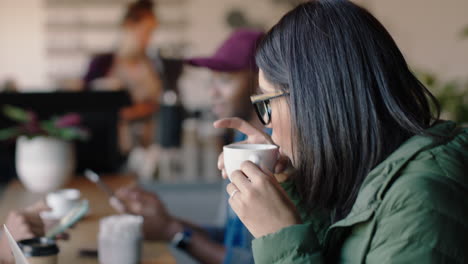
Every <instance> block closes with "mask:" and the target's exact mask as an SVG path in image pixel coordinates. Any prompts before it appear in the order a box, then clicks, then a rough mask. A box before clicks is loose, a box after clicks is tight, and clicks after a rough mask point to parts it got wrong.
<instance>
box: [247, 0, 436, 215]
mask: <svg viewBox="0 0 468 264" xmlns="http://www.w3.org/2000/svg"><path fill="white" fill-rule="evenodd" d="M256 61H257V65H258V66H259V68H260V69H261V70H262V71H263V73H264V76H265V78H266V79H267V80H268V81H269V82H271V83H272V84H273V85H275V86H276V87H277V88H279V89H283V90H287V91H289V93H290V95H289V98H288V102H289V105H290V111H291V122H292V135H293V139H292V140H293V141H292V145H293V148H294V149H293V159H294V164H296V165H297V169H298V174H297V175H296V176H295V177H294V178H293V179H294V181H295V183H296V187H297V190H298V192H299V193H300V195H301V197H302V199H303V202H304V203H305V205H306V206H307V207H308V208H309V209H314V208H321V209H329V210H336V212H338V215H339V216H338V218H341V217H344V216H345V214H347V213H348V212H349V210H350V209H351V207H352V205H353V204H354V201H355V199H356V196H357V193H358V191H359V188H360V186H361V184H362V182H363V180H364V178H365V177H366V175H367V174H368V173H369V172H370V171H371V170H372V169H373V168H374V167H375V166H376V165H377V164H379V163H380V162H382V161H383V160H384V159H385V158H386V157H387V156H388V155H389V154H390V153H391V152H393V151H394V150H396V148H398V147H399V146H400V145H401V144H402V143H403V142H404V141H405V140H407V139H408V138H410V137H411V136H413V135H416V134H423V133H424V130H425V129H427V128H429V127H430V126H432V124H433V123H434V122H435V121H436V120H437V119H438V112H439V108H438V104H437V101H436V100H435V98H434V97H433V96H432V95H431V94H430V93H429V91H428V90H427V89H426V88H425V87H424V85H422V84H421V83H420V82H419V81H418V80H417V79H416V77H415V76H414V75H413V74H412V73H411V71H410V69H409V68H408V66H407V64H406V61H405V59H404V58H403V55H402V54H401V52H400V50H399V49H398V47H397V45H396V43H395V42H394V40H393V39H392V37H391V36H390V34H389V33H388V32H387V30H386V29H385V28H384V27H383V26H382V24H381V23H380V22H379V21H377V19H376V18H374V17H373V16H372V15H371V14H370V13H369V12H368V11H366V10H365V9H363V8H361V7H359V6H357V5H356V4H353V3H352V2H350V1H346V0H317V1H310V2H307V3H304V4H302V5H299V6H298V7H297V8H295V9H294V10H292V11H290V12H289V13H288V14H286V15H285V16H284V17H283V18H282V19H281V20H280V21H279V22H278V24H276V25H275V26H274V27H273V28H272V29H271V30H270V32H269V33H268V34H267V35H266V37H265V38H264V39H263V41H262V43H261V44H260V46H259V49H258V51H257V55H256ZM430 101H432V104H431V102H430ZM432 106H435V109H436V112H437V114H436V115H433V114H432V112H431V107H432ZM273 114H274V113H273Z"/></svg>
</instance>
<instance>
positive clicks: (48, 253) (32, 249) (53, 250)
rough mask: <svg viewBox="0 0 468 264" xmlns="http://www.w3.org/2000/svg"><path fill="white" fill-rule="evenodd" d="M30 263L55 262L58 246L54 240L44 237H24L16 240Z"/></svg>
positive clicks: (50, 263)
mask: <svg viewBox="0 0 468 264" xmlns="http://www.w3.org/2000/svg"><path fill="white" fill-rule="evenodd" d="M18 245H19V247H20V249H21V251H23V254H24V256H25V257H26V258H27V259H28V262H29V263H30V264H57V256H58V253H59V248H58V247H57V244H56V243H55V241H54V240H52V239H49V238H46V237H37V238H32V239H25V240H21V241H19V242H18Z"/></svg>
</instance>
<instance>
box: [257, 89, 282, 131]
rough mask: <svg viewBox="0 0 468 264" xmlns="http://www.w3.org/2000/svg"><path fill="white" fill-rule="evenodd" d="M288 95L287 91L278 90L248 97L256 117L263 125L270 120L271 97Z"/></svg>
mask: <svg viewBox="0 0 468 264" xmlns="http://www.w3.org/2000/svg"><path fill="white" fill-rule="evenodd" d="M286 95H289V92H285V91H278V92H273V93H266V94H260V95H254V96H251V97H250V101H252V104H253V105H254V108H255V112H257V115H258V118H259V119H260V121H261V122H262V123H263V125H265V126H266V125H268V124H270V122H271V105H270V101H271V100H272V99H275V98H278V97H282V96H286Z"/></svg>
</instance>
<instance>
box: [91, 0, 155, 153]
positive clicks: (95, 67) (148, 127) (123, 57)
mask: <svg viewBox="0 0 468 264" xmlns="http://www.w3.org/2000/svg"><path fill="white" fill-rule="evenodd" d="M153 8H154V5H153V3H152V1H150V0H139V1H136V2H133V3H130V4H129V5H128V7H127V10H126V12H125V14H124V16H123V19H122V24H121V29H122V34H121V38H120V43H119V44H118V46H117V49H116V50H115V52H113V53H107V54H101V55H98V56H95V57H94V58H93V59H92V60H91V63H90V65H89V68H88V71H87V73H86V75H85V77H84V83H85V87H86V88H87V89H93V90H120V89H127V90H128V92H129V94H130V96H131V99H132V101H133V105H131V106H130V107H127V108H124V109H122V111H121V113H120V118H121V124H120V127H119V146H120V150H121V152H122V154H124V155H126V154H128V153H129V152H130V151H131V150H132V149H133V148H134V147H135V146H142V147H144V148H145V147H148V146H150V145H151V144H152V143H153V137H154V121H153V115H154V113H155V111H157V108H158V101H159V97H160V95H161V92H162V87H161V78H160V76H159V74H158V72H157V71H156V69H155V68H154V65H153V64H152V62H151V60H150V58H149V57H148V55H147V48H148V45H149V43H150V40H151V36H152V34H153V31H154V30H155V29H156V27H157V25H158V21H157V19H156V16H155V14H154V11H153Z"/></svg>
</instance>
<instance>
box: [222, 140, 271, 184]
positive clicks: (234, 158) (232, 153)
mask: <svg viewBox="0 0 468 264" xmlns="http://www.w3.org/2000/svg"><path fill="white" fill-rule="evenodd" d="M223 152H224V168H225V169H226V173H227V175H228V177H229V180H230V179H231V174H232V173H233V172H234V171H236V170H239V169H240V166H241V164H242V163H243V162H244V161H247V160H249V161H251V162H253V163H255V164H256V165H258V166H259V167H263V168H266V169H268V170H270V171H271V172H274V168H275V165H276V161H277V159H278V146H275V145H271V144H231V145H227V146H224V147H223Z"/></svg>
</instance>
